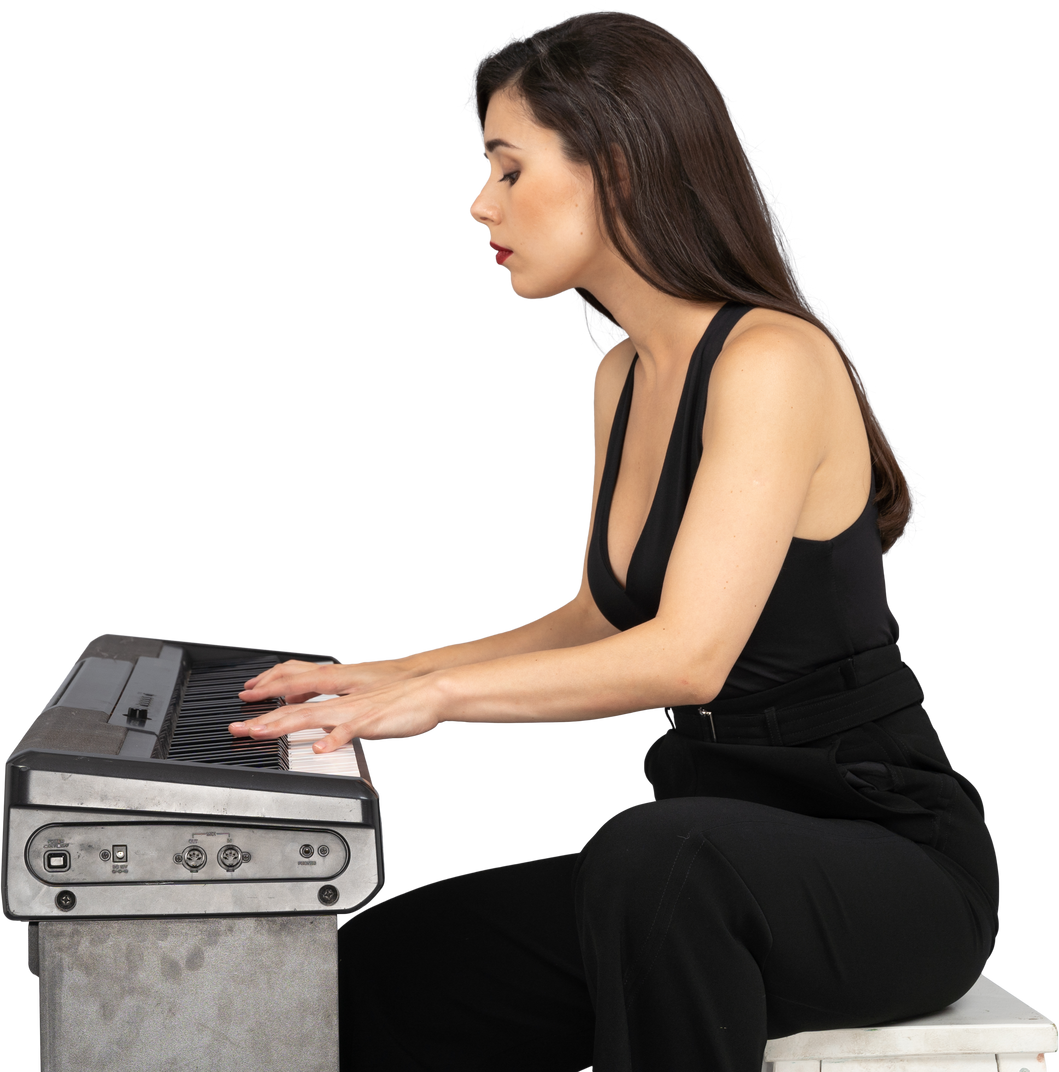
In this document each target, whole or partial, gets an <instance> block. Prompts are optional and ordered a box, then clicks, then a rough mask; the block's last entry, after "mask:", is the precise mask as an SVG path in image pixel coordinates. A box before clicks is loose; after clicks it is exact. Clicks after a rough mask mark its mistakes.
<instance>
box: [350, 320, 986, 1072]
mask: <svg viewBox="0 0 1059 1072" xmlns="http://www.w3.org/2000/svg"><path fill="white" fill-rule="evenodd" d="M746 311H747V307H746V306H742V305H735V304H732V303H730V304H728V305H726V306H725V307H724V308H723V309H722V310H721V311H720V312H719V313H718V314H717V315H716V316H715V317H714V318H713V320H712V321H711V323H710V325H709V327H708V329H707V331H706V334H705V335H704V336H703V339H702V341H701V342H700V343H699V345H698V347H697V348H696V350H695V353H694V355H693V356H692V359H691V363H690V365H689V368H688V373H687V378H686V380H685V384H684V391H683V394H682V396H681V400H680V404H679V407H678V411H677V417H676V421H675V423H674V427H673V433H672V437H671V439H670V443H669V447H668V450H667V453H666V458H665V462H664V465H663V468H662V474H661V476H660V478H659V484H658V491H657V493H656V496H655V500H654V503H653V505H652V507H651V511H650V513H649V515H648V519H647V522H646V523H645V526H644V530H643V534H642V536H641V538H640V541H639V542H638V544H637V546H636V548H635V550H634V552H633V555H632V559H631V561H630V564H629V571H628V579H627V584H626V587H625V588H624V589H623V588H622V587H621V586H620V585H619V584H618V582H617V581H616V579H615V578H614V576H613V573H612V572H611V569H610V564H609V560H608V557H607V548H606V532H607V527H608V526H607V521H608V517H609V511H610V501H611V497H612V495H613V491H614V485H615V482H616V480H617V474H618V466H619V464H620V461H621V453H622V446H623V443H624V437H625V428H626V424H627V421H628V414H629V407H630V404H631V399H632V390H633V368H634V367H635V361H634V362H633V368H630V370H629V377H628V380H627V382H626V385H625V390H624V391H623V393H622V396H621V400H620V402H619V404H618V409H617V413H616V414H615V419H614V425H613V428H612V431H611V437H610V443H609V446H608V451H607V460H606V465H605V469H604V474H603V479H602V483H601V487H600V493H599V500H598V506H597V512H596V517H595V524H594V527H593V533H592V538H591V541H590V545H589V565H588V568H589V582H590V585H591V588H592V593H593V596H594V598H595V600H596V603H597V604H598V606H599V608H600V610H601V611H602V612H603V614H604V615H606V617H607V618H608V619H609V620H610V621H611V622H612V623H613V624H614V625H616V626H617V627H618V628H621V629H626V628H629V627H631V626H633V625H636V624H639V623H640V622H643V621H647V620H648V619H650V618H651V617H653V616H654V614H655V613H656V612H657V609H658V602H659V597H660V594H661V589H662V581H663V579H664V576H665V569H666V564H667V562H668V558H669V553H670V550H671V549H672V546H673V541H674V539H675V537H676V533H677V529H678V528H679V526H680V521H681V518H682V516H683V512H684V508H685V505H686V503H687V498H688V494H689V492H690V489H691V483H692V481H693V480H694V476H695V471H696V469H697V467H698V463H699V459H700V458H701V454H702V441H701V429H702V423H703V419H704V414H705V407H706V393H707V387H708V384H709V375H710V370H711V369H712V367H713V363H714V361H715V360H716V358H717V355H718V354H719V353H720V350H721V347H722V345H723V344H724V340H725V338H726V337H727V335H728V333H729V331H730V330H731V328H732V325H733V324H734V323H735V322H736V321H737V320H738V319H739V317H740V316H742V315H743V314H744V313H745V312H746ZM896 641H897V623H896V622H895V621H894V619H893V617H892V616H891V615H890V612H889V609H888V608H887V605H886V595H885V588H884V584H883V573H882V554H881V545H880V540H879V533H878V528H877V525H876V511H875V508H874V506H873V504H872V502H871V496H870V497H869V502H868V505H867V506H866V507H865V509H864V512H863V513H862V515H861V517H860V518H859V519H858V520H857V521H856V522H854V524H853V525H852V526H850V528H849V529H847V530H846V531H845V532H843V533H841V534H840V535H839V536H837V537H836V538H835V539H833V540H826V541H810V540H800V539H797V538H796V539H794V540H792V542H791V546H790V549H789V551H788V554H787V557H786V559H785V560H784V563H783V567H782V569H781V571H780V574H779V576H778V578H777V580H776V583H775V585H774V587H773V590H772V593H771V594H770V596H769V599H768V601H767V603H766V605H765V607H764V609H763V611H762V614H761V618H760V619H759V621H758V623H757V626H756V627H755V629H754V632H753V633H752V635H751V637H750V639H749V641H748V642H747V644H746V647H745V648H744V650H743V652H742V654H741V655H740V657H739V660H738V661H737V662H736V664H735V666H734V667H733V669H732V672H731V674H730V675H729V677H728V679H727V681H726V683H725V687H724V689H723V690H722V692H721V693H720V695H719V696H718V697H717V698H716V699H715V700H713V701H711V702H710V703H709V704H706V705H702V706H692V707H686V708H677V709H675V711H674V718H675V728H674V730H672V731H670V732H669V733H667V734H666V735H665V736H664V737H662V738H661V739H660V740H659V741H657V742H656V743H655V745H653V746H652V748H651V750H650V752H649V753H648V756H647V760H646V764H645V766H646V771H647V775H648V777H649V778H650V780H651V782H652V784H653V786H654V789H655V796H656V800H655V802H653V803H650V804H643V805H640V806H639V807H635V808H632V809H630V810H629V811H626V812H623V813H622V814H620V815H618V816H616V817H615V818H613V819H611V820H610V821H609V822H608V823H607V824H606V825H605V826H604V827H603V828H602V830H600V831H599V833H597V834H596V835H595V837H593V838H592V840H591V841H590V842H589V843H588V845H587V846H585V848H584V850H583V851H582V852H581V853H580V854H578V855H573V856H560V857H556V858H553V859H548V860H538V861H535V862H532V863H525V864H516V865H514V866H511V867H503V868H497V869H493V870H489V871H483V872H479V873H477V874H472V875H464V876H462V877H460V878H455V879H449V880H447V881H444V882H439V883H436V884H434V885H432V886H427V887H424V888H422V889H418V890H414V891H412V892H410V893H407V894H404V895H403V896H400V897H396V898H394V899H392V900H390V901H387V902H384V903H383V904H380V905H378V906H376V907H374V908H369V909H368V910H366V911H365V912H363V913H361V914H360V915H359V916H357V917H355V918H354V919H353V920H351V921H350V922H349V923H347V924H346V926H344V927H343V928H342V930H341V932H340V962H339V975H340V1002H341V1006H340V1007H341V1015H342V1069H343V1072H352V1070H358V1072H406V1070H408V1072H411V1070H429V1072H435V1070H438V1072H440V1070H445V1072H506V1070H511V1072H552V1070H554V1072H560V1070H563V1072H566V1070H569V1072H575V1070H578V1069H583V1068H586V1067H588V1066H589V1065H593V1066H594V1068H595V1072H760V1068H761V1060H762V1051H763V1048H764V1045H765V1041H766V1039H767V1038H776V1037H779V1036H782V1035H788V1034H792V1033H794V1032H796V1031H804V1030H814V1029H824V1028H834V1027H849V1026H857V1025H868V1024H873V1023H881V1022H883V1021H886V1020H891V1019H897V1018H904V1017H909V1016H914V1015H917V1014H921V1013H926V1012H929V1011H932V1010H934V1009H938V1008H941V1007H943V1006H944V1005H946V1004H948V1003H950V1002H952V1001H954V1000H956V999H957V998H958V997H960V996H961V995H962V994H963V993H964V992H965V991H966V990H967V989H968V988H969V987H970V986H971V984H972V983H973V982H974V981H975V979H976V978H977V977H978V973H979V972H980V971H981V968H982V965H983V964H984V963H985V961H986V958H987V957H988V956H989V953H990V951H991V949H992V946H993V940H994V938H995V935H996V929H997V918H996V907H997V873H996V861H995V857H994V855H993V849H992V844H991V842H990V839H989V834H988V832H987V831H986V827H985V823H984V820H983V815H982V806H981V801H980V800H979V798H978V794H977V793H976V792H975V790H974V787H973V786H971V785H970V783H969V782H967V780H966V779H964V778H963V777H961V776H960V775H958V774H956V773H955V772H954V771H953V770H952V769H951V767H950V766H949V763H948V760H947V759H946V757H945V753H944V751H943V750H942V747H941V744H940V742H939V741H938V738H937V736H936V734H935V733H934V730H933V728H932V727H931V725H930V722H929V720H928V718H927V715H926V713H925V711H924V710H923V708H922V706H921V701H922V693H921V692H920V691H919V686H918V684H917V683H916V680H915V677H914V676H913V675H912V672H911V671H910V670H909V669H908V668H907V667H905V666H903V664H902V663H901V660H900V655H899V653H898V650H897V643H896ZM365 966H369V968H370V983H369V982H368V981H367V980H366V979H365V975H364V969H365Z"/></svg>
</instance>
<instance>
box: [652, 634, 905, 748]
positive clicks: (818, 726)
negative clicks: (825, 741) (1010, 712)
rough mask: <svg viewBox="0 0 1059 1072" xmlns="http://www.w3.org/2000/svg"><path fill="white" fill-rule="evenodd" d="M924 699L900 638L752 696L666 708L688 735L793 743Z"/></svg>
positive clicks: (676, 725)
mask: <svg viewBox="0 0 1059 1072" xmlns="http://www.w3.org/2000/svg"><path fill="white" fill-rule="evenodd" d="M922 702H923V690H922V689H921V688H920V685H919V682H918V681H917V680H916V676H915V674H913V673H912V671H911V670H909V668H908V667H907V666H905V665H904V663H902V662H901V653H900V652H899V651H898V650H897V645H896V644H889V645H887V646H886V647H884V648H873V649H872V650H871V651H866V652H863V653H862V654H860V655H854V656H853V657H852V658H851V659H843V660H842V661H841V662H838V663H832V664H831V665H830V666H825V667H824V668H823V669H821V670H817V671H814V672H813V673H812V674H808V675H806V676H805V677H803V678H799V679H798V680H797V681H792V682H790V683H789V684H787V685H780V686H779V687H777V688H774V689H769V690H767V691H766V692H759V693H755V694H754V695H752V696H741V697H737V698H735V699H732V700H726V701H714V702H712V703H706V704H689V705H686V706H681V707H673V708H667V710H669V711H672V713H673V728H674V729H675V730H676V731H677V733H679V734H681V735H683V736H685V737H694V738H695V739H696V740H700V741H715V742H717V743H718V744H769V745H795V744H805V743H807V742H809V741H815V740H818V739H819V738H821V737H827V736H828V735H829V734H832V733H841V732H842V731H843V730H848V729H852V728H853V727H854V726H860V725H862V724H863V723H865V722H873V721H874V720H875V719H877V718H882V717H883V716H884V715H889V714H892V713H893V712H894V711H900V710H901V709H902V708H903V707H912V706H913V705H915V704H918V703H922Z"/></svg>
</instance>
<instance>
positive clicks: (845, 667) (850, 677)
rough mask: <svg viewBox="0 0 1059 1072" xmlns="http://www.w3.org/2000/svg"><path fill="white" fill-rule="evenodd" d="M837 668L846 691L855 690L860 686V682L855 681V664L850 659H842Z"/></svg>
mask: <svg viewBox="0 0 1059 1072" xmlns="http://www.w3.org/2000/svg"><path fill="white" fill-rule="evenodd" d="M839 668H840V670H841V671H842V680H843V681H844V682H845V683H846V688H847V689H855V688H857V687H858V686H859V685H860V681H858V680H857V664H856V663H855V662H854V661H853V660H852V659H844V660H843V661H842V662H841V663H840V664H839Z"/></svg>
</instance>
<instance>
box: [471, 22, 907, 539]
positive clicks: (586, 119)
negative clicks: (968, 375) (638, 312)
mask: <svg viewBox="0 0 1059 1072" xmlns="http://www.w3.org/2000/svg"><path fill="white" fill-rule="evenodd" d="M508 88H510V89H513V90H514V91H515V92H516V93H518V94H519V96H520V97H521V98H522V100H523V101H524V102H525V104H526V105H527V107H528V108H529V110H530V113H531V114H532V115H533V116H534V118H535V119H536V121H537V122H538V123H540V124H541V125H542V126H544V127H547V128H549V129H551V130H554V131H556V132H557V133H558V134H559V136H560V137H561V138H562V140H563V143H564V149H565V151H566V154H567V156H568V157H569V158H570V160H572V161H574V162H576V163H580V164H587V165H588V166H589V167H590V168H591V169H592V176H593V178H594V180H595V185H596V189H597V190H599V191H601V196H600V197H599V209H600V215H601V219H602V222H603V226H604V229H605V232H606V234H607V235H608V236H609V238H610V240H611V241H612V242H613V243H614V246H615V248H616V249H617V250H618V252H619V253H620V255H621V256H622V257H623V258H624V259H625V261H626V262H627V263H628V264H629V265H630V266H631V267H632V268H633V269H635V270H636V271H637V272H638V273H639V274H640V275H641V276H642V277H643V278H644V279H646V280H647V281H648V282H649V283H650V284H651V285H652V286H655V287H657V288H658V289H659V290H661V291H662V292H663V293H665V294H670V295H672V296H673V297H675V298H683V299H685V300H688V301H697V302H725V301H734V302H744V303H746V304H748V305H756V306H760V307H762V308H765V309H774V310H776V311H777V312H782V313H790V314H791V315H793V316H798V317H801V318H802V319H803V320H807V321H808V322H809V323H810V324H815V325H816V326H817V327H818V328H820V330H821V331H823V332H825V334H826V335H827V336H828V338H830V339H831V341H832V342H833V343H834V344H835V346H836V347H837V348H838V352H839V354H840V355H841V357H842V360H843V362H844V363H845V366H846V369H847V370H848V372H849V377H850V379H851V380H852V381H853V389H854V390H855V391H856V394H857V401H858V402H859V403H860V411H861V414H862V415H863V417H864V426H865V428H866V429H867V433H868V445H869V447H870V449H871V462H872V469H873V471H874V475H875V503H876V506H877V507H878V511H879V533H880V535H881V536H882V546H883V550H884V551H888V550H889V549H890V547H891V546H892V545H893V543H894V541H895V540H896V539H897V538H898V537H899V536H900V535H901V533H902V532H903V531H904V528H905V525H906V524H907V523H908V517H909V514H910V513H911V510H912V501H911V497H910V496H909V492H908V484H907V483H906V481H905V478H904V474H903V473H902V472H901V469H900V467H899V466H898V464H897V459H896V458H895V457H894V453H893V451H892V450H891V448H890V444H889V443H888V442H887V441H886V436H885V435H883V431H882V429H881V428H880V427H879V422H878V421H877V420H876V419H875V414H874V413H873V412H872V409H871V406H870V405H869V404H868V399H867V396H866V395H865V393H864V386H863V384H862V383H861V380H860V376H859V375H858V373H857V370H856V369H855V368H854V367H853V363H852V362H851V361H850V360H849V358H848V357H847V356H846V354H845V353H844V351H843V349H842V347H841V346H840V345H839V343H838V341H837V340H836V339H835V337H834V335H832V334H831V332H830V331H829V330H828V328H827V327H826V326H825V325H824V324H823V323H821V322H820V320H818V319H817V317H816V316H815V315H814V314H813V312H812V310H811V309H810V308H809V306H808V304H807V303H806V301H805V298H804V297H803V295H802V293H801V291H800V290H799V288H798V284H797V282H796V281H795V278H794V273H793V272H792V270H791V267H790V265H789V264H788V262H787V258H786V257H785V255H784V251H783V246H782V243H781V241H780V240H779V238H778V233H777V229H776V227H775V225H774V222H773V220H772V215H771V213H770V212H769V208H768V205H767V204H766V202H765V198H764V196H763V195H762V192H761V188H760V186H759V185H758V182H757V179H756V178H755V177H754V173H753V171H752V170H751V168H750V163H749V161H748V160H747V158H746V155H745V153H744V152H743V147H742V146H741V145H740V143H739V137H738V135H737V134H736V132H735V128H734V127H733V125H732V120H731V118H730V117H729V115H728V109H727V108H726V107H725V104H724V99H723V98H722V97H721V94H720V91H719V90H718V89H717V87H716V86H715V85H714V83H713V80H712V79H711V78H710V76H709V75H708V74H707V73H706V71H705V69H704V68H703V66H702V64H701V63H700V62H699V61H698V59H697V58H696V57H695V55H694V54H693V53H692V52H691V50H690V49H689V48H687V46H686V45H684V44H683V43H682V42H681V41H678V40H677V38H675V37H674V36H673V35H672V34H670V33H667V32H666V31H665V30H663V29H662V28H661V27H660V26H656V25H654V23H651V22H648V21H647V20H646V19H641V18H637V17H636V16H635V15H624V14H618V13H615V12H599V13H595V14H591V15H578V16H576V17H574V18H572V19H567V20H566V21H565V22H561V23H559V24H558V25H557V26H552V27H550V28H549V29H547V30H541V31H540V33H536V34H534V35H533V36H532V37H527V38H526V39H525V40H523V41H513V42H512V43H511V44H509V45H507V46H506V47H505V48H502V49H501V50H500V51H499V52H496V53H494V54H493V55H491V56H488V57H486V59H484V60H483V61H482V62H481V64H479V66H478V72H477V79H476V91H477V103H478V118H479V119H480V120H481V123H482V125H483V127H484V125H485V113H486V109H487V108H488V106H489V99H490V98H491V97H492V96H493V94H494V93H496V92H497V91H499V90H501V89H508ZM578 293H579V294H580V295H581V297H582V298H584V299H585V301H586V302H588V303H589V305H591V306H592V307H593V308H595V309H597V310H598V311H599V312H600V313H602V314H603V315H604V316H606V317H608V318H609V319H610V320H614V317H613V316H611V314H610V312H608V310H607V309H605V308H604V307H603V305H602V304H601V303H600V302H599V301H597V300H596V298H595V297H594V296H593V295H592V294H590V293H589V292H588V291H586V290H582V289H580V288H579V289H578Z"/></svg>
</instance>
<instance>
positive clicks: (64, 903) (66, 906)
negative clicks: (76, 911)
mask: <svg viewBox="0 0 1059 1072" xmlns="http://www.w3.org/2000/svg"><path fill="white" fill-rule="evenodd" d="M76 904H77V898H76V897H75V896H74V894H73V890H59V892H58V893H57V894H56V895H55V907H56V908H57V909H58V910H59V911H60V912H69V911H70V909H72V908H73V907H74V905H76Z"/></svg>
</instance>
